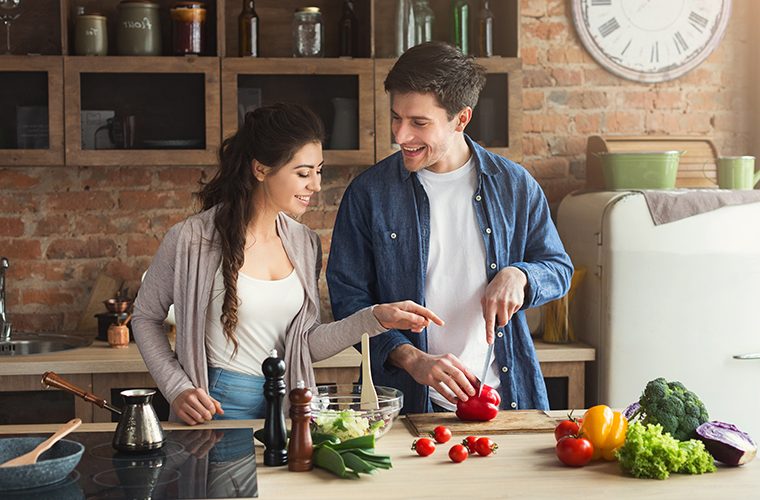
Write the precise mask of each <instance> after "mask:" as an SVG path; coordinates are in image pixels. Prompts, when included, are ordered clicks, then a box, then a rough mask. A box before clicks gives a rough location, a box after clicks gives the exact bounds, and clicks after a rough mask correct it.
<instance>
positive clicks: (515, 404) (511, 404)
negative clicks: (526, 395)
mask: <svg viewBox="0 0 760 500" xmlns="http://www.w3.org/2000/svg"><path fill="white" fill-rule="evenodd" d="M509 406H511V407H512V409H515V408H517V403H515V402H514V401H512V402H511V403H510V404H509Z"/></svg>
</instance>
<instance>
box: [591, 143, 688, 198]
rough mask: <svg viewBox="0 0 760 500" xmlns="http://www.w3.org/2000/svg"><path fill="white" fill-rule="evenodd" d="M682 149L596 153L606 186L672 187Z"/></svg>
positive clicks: (607, 187) (674, 182)
mask: <svg viewBox="0 0 760 500" xmlns="http://www.w3.org/2000/svg"><path fill="white" fill-rule="evenodd" d="M683 153H684V151H642V152H629V153H598V154H599V155H601V157H602V169H603V174H604V187H605V188H606V189H673V188H675V187H676V177H677V175H678V162H679V159H680V157H681V155H682V154H683Z"/></svg>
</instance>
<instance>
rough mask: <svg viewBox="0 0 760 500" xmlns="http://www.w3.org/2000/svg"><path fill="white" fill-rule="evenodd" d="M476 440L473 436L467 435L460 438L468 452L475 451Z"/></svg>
mask: <svg viewBox="0 0 760 500" xmlns="http://www.w3.org/2000/svg"><path fill="white" fill-rule="evenodd" d="M477 440H478V438H477V437H475V436H467V437H466V438H464V439H463V440H462V444H463V445H464V447H465V448H467V450H468V451H469V452H470V453H475V442H476V441H477Z"/></svg>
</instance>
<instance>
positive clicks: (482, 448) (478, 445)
mask: <svg viewBox="0 0 760 500" xmlns="http://www.w3.org/2000/svg"><path fill="white" fill-rule="evenodd" d="M498 447H499V445H498V444H496V443H494V442H493V441H492V440H491V439H490V438H487V437H482V438H478V440H477V441H475V451H476V452H478V455H480V456H481V457H487V456H488V455H490V454H491V453H494V452H495V451H496V448H498Z"/></svg>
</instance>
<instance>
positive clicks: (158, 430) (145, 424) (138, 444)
mask: <svg viewBox="0 0 760 500" xmlns="http://www.w3.org/2000/svg"><path fill="white" fill-rule="evenodd" d="M42 384H43V385H44V386H46V387H57V388H59V389H63V390H64V391H67V392H70V393H72V394H74V395H75V396H79V397H80V398H82V399H84V400H85V401H87V402H89V403H93V404H95V405H97V406H99V407H101V408H105V409H106V410H109V411H111V412H113V413H116V414H117V415H120V418H119V423H118V425H117V426H116V431H114V435H113V442H112V444H113V447H114V448H116V449H117V450H119V451H124V452H133V453H142V452H146V451H151V450H156V449H158V448H161V446H163V444H164V431H163V428H162V427H161V422H160V421H159V420H158V415H156V411H155V410H154V409H153V405H151V399H152V398H153V395H154V394H155V393H156V391H155V390H153V389H129V390H125V391H121V396H122V397H123V398H124V408H123V409H119V408H116V407H115V406H113V405H111V404H110V403H108V401H106V400H105V399H102V398H100V397H98V396H96V395H94V394H92V393H91V392H87V391H85V390H84V389H82V388H80V387H78V386H76V385H74V384H72V383H71V382H69V381H68V380H65V379H64V378H62V377H61V376H60V375H58V374H56V373H54V372H45V374H44V375H42Z"/></svg>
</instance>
